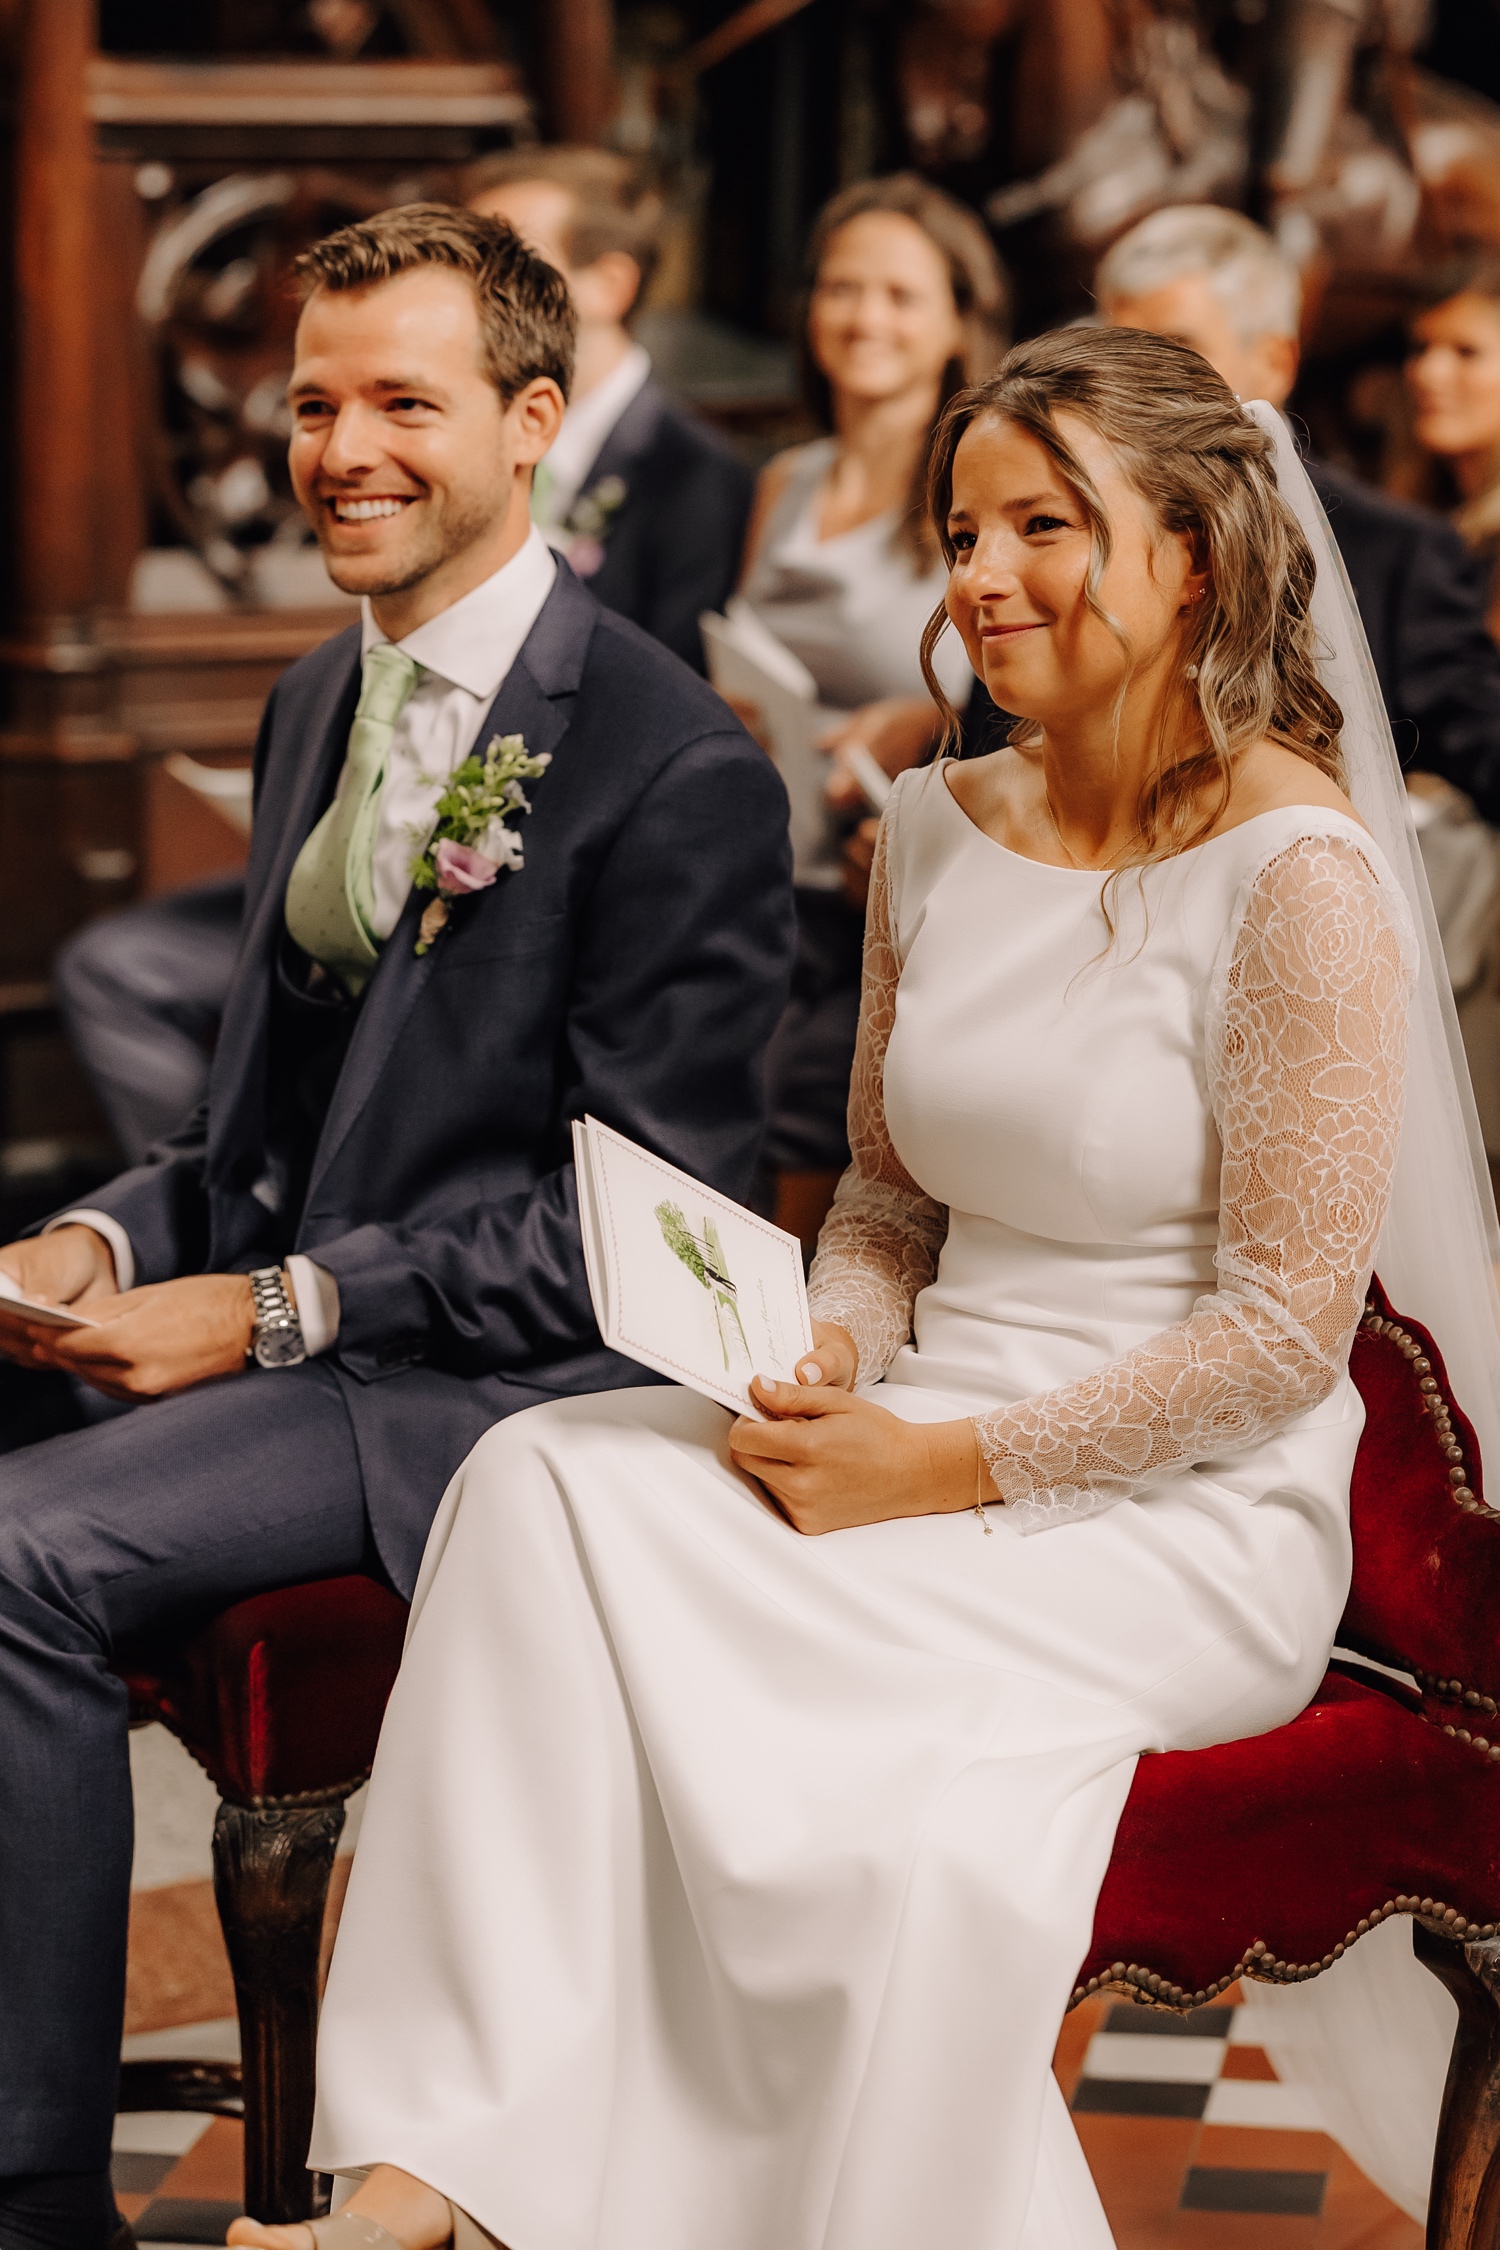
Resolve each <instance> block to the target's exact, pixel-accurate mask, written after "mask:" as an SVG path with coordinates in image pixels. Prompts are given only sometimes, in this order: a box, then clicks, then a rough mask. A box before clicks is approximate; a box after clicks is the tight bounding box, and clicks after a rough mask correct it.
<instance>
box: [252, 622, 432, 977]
mask: <svg viewBox="0 0 1500 2250" xmlns="http://www.w3.org/2000/svg"><path fill="white" fill-rule="evenodd" d="M421 676H422V667H421V665H420V664H418V663H416V662H415V660H414V659H413V658H411V657H410V656H403V655H402V653H401V651H400V649H399V648H393V647H392V646H391V644H390V642H389V641H381V642H378V643H377V644H376V646H375V647H374V648H372V649H371V650H370V652H369V654H368V655H367V656H366V658H365V664H364V682H363V685H362V686H361V688H360V694H359V708H358V710H357V711H356V712H355V714H354V724H353V726H352V727H351V728H350V729H349V748H348V750H347V751H346V753H345V756H344V773H343V783H342V786H341V788H340V790H339V793H338V795H337V796H336V797H335V799H334V801H333V803H332V804H331V805H330V806H329V808H328V810H327V812H326V813H324V815H323V817H322V819H321V820H320V821H319V822H318V825H317V827H316V828H315V829H314V830H313V832H312V834H311V835H310V836H309V837H308V839H307V842H306V843H305V844H304V845H303V847H302V849H301V851H300V852H299V853H298V854H297V864H296V866H295V867H294V868H293V869H292V873H291V880H290V881H289V882H288V884H287V887H286V926H287V928H288V930H289V931H290V932H291V934H292V936H293V938H294V939H295V940H296V942H297V944H298V945H300V946H301V948H302V950H303V952H304V953H307V954H310V955H311V957H312V959H313V960H314V961H320V962H321V963H322V965H323V967H324V968H325V969H332V970H333V971H334V973H335V975H337V976H338V977H340V978H341V979H342V981H343V982H344V983H345V984H346V985H347V986H348V988H349V990H350V991H351V992H355V993H357V992H359V991H360V990H361V988H362V987H363V985H364V982H365V979H366V978H367V977H368V976H369V974H370V971H371V969H372V968H373V967H374V965H375V963H376V962H377V961H378V960H379V958H380V940H379V939H378V938H377V937H376V935H375V927H374V924H375V836H376V831H377V829H378V827H379V824H380V798H381V793H382V791H383V789H384V787H385V770H386V764H387V761H388V759H389V757H390V750H391V737H392V735H393V734H394V733H395V731H396V721H397V720H398V719H399V718H400V716H401V713H402V711H403V710H404V709H405V707H406V702H407V698H408V697H409V696H410V694H411V691H412V689H413V688H414V687H415V686H416V684H417V681H418V680H419V679H420V678H421Z"/></svg>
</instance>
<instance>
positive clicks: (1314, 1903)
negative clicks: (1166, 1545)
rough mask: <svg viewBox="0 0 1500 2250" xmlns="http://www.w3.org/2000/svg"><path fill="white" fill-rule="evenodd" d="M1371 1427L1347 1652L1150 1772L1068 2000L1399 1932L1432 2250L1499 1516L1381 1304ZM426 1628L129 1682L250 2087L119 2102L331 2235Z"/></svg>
mask: <svg viewBox="0 0 1500 2250" xmlns="http://www.w3.org/2000/svg"><path fill="white" fill-rule="evenodd" d="M1352 1366H1353V1373H1354V1379H1355V1381H1356V1383H1357V1384H1358V1386H1359V1389H1360V1392H1361V1394H1362V1396H1363V1398H1364V1401H1365V1407H1366V1414H1367V1421H1366V1427H1365V1433H1364V1437H1363V1439H1362V1441H1361V1444H1360V1450H1359V1458H1358V1461H1357V1464H1356V1468H1355V1476H1354V1490H1353V1517H1354V1585H1353V1590H1352V1592H1351V1594H1350V1598H1349V1606H1348V1608H1347V1610H1346V1612H1345V1615H1344V1621H1343V1626H1342V1629H1341V1633H1340V1641H1341V1645H1342V1646H1344V1647H1347V1648H1352V1649H1355V1650H1358V1651H1360V1652H1362V1653H1363V1654H1364V1655H1365V1656H1368V1657H1372V1658H1374V1659H1375V1660H1376V1662H1377V1663H1380V1664H1387V1665H1393V1666H1395V1667H1397V1668H1399V1669H1401V1670H1403V1671H1407V1672H1410V1673H1412V1674H1413V1675H1414V1676H1415V1677H1416V1679H1417V1680H1418V1682H1419V1686H1418V1688H1417V1690H1415V1691H1413V1690H1410V1689H1406V1688H1403V1687H1402V1686H1400V1685H1399V1684H1398V1683H1397V1682H1395V1681H1393V1680H1391V1679H1389V1678H1387V1677H1386V1676H1385V1675H1384V1674H1383V1673H1380V1672H1377V1671H1373V1670H1370V1669H1367V1668H1366V1667H1364V1666H1362V1665H1359V1664H1357V1663H1347V1662H1345V1661H1342V1660H1340V1661H1338V1662H1336V1663H1335V1664H1334V1665H1333V1667H1332V1668H1331V1669H1330V1671H1329V1673H1328V1675H1327V1677H1326V1678H1325V1680H1324V1682H1323V1684H1322V1686H1321V1688H1320V1689H1319V1690H1318V1693H1317V1695H1316V1696H1315V1697H1314V1699H1313V1701H1312V1703H1311V1704H1310V1705H1309V1706H1308V1708H1307V1709H1306V1710H1305V1711H1304V1712H1303V1713H1302V1715H1301V1716H1300V1717H1299V1718H1297V1719H1295V1720H1293V1722H1292V1723H1291V1725H1290V1726H1286V1727H1282V1728H1280V1729H1278V1730H1277V1731H1276V1732H1275V1733H1273V1734H1268V1735H1261V1736H1259V1737H1257V1738H1255V1739H1253V1740H1251V1741H1248V1742H1232V1743H1226V1744H1225V1745H1223V1746H1222V1747H1221V1748H1219V1749H1214V1750H1195V1751H1190V1752H1174V1753H1172V1754H1171V1755H1169V1756H1166V1757H1159V1758H1145V1759H1143V1760H1142V1761H1141V1764H1140V1767H1139V1770H1138V1772H1137V1775H1136V1780H1135V1784H1134V1787H1133V1788H1132V1790H1131V1793H1130V1797H1129V1800H1128V1802H1127V1804H1126V1808H1125V1814H1124V1817H1123V1819H1122V1821H1121V1824H1120V1830H1119V1835H1118V1838H1117V1840H1116V1845H1115V1852H1114V1857H1113V1859H1112V1860H1111V1863H1110V1868H1109V1873H1108V1875H1107V1877H1106V1879H1105V1884H1104V1889H1103V1892H1102V1894H1101V1896H1100V1900H1099V1909H1098V1914H1097V1916H1096V1919H1095V1924H1094V1941H1093V1945H1092V1947H1091V1949H1090V1953H1089V1957H1088V1960H1087V1961H1086V1962H1085V1963H1084V1965H1083V1968H1082V1970H1081V1972H1080V1980H1079V1985H1078V1989H1077V1991H1076V1993H1075V1994H1074V1999H1075V2001H1076V2000H1081V1999H1083V1998H1084V1997H1085V1996H1086V1995H1087V1994H1090V1993H1094V1992H1098V1991H1100V1990H1103V1989H1105V1988H1108V1987H1117V1988H1122V1989H1127V1990H1130V1991H1132V1992H1133V1993H1134V1994H1135V1996H1136V1997H1137V1998H1141V1999H1145V2000H1148V2001H1150V2002H1152V2003H1154V2004H1155V2005H1157V2006H1164V2007H1169V2008H1175V2009H1187V2008H1191V2007H1197V2006H1201V2005H1202V2004H1203V2003H1205V2002H1206V2001H1208V2000H1210V1999H1212V1998H1213V1996H1214V1995H1215V1994H1216V1993H1219V1992H1222V1991H1223V1990H1224V1988H1225V1987H1226V1986H1227V1985H1229V1984H1231V1983H1232V1982H1233V1981H1234V1979H1235V1978H1236V1977H1239V1976H1243V1975H1250V1976H1256V1977H1261V1978H1266V1979H1270V1980H1271V1981H1273V1982H1280V1983H1289V1982H1294V1981H1297V1980H1299V1979H1301V1978H1304V1977H1311V1976H1316V1975H1318V1974H1319V1972H1320V1971H1321V1970H1323V1969H1326V1968H1329V1967H1331V1966H1332V1964H1333V1962H1334V1961H1335V1960H1337V1959H1338V1957H1339V1955H1340V1954H1341V1953H1343V1952H1344V1950H1345V1948H1346V1947H1347V1946H1349V1945H1352V1944H1353V1943H1354V1942H1355V1941H1356V1939H1357V1938H1359V1937H1361V1936H1363V1935H1364V1933H1365V1932H1366V1931H1367V1930H1369V1929H1370V1928H1371V1927H1372V1926H1373V1925H1374V1924H1375V1923H1376V1922H1378V1921H1381V1920H1383V1919H1384V1918H1385V1916H1387V1915H1388V1914H1410V1915H1412V1916H1413V1917H1414V1918H1415V1920H1416V1925H1417V1927H1416V1932H1415V1936H1416V1944H1417V1950H1418V1952H1419V1954H1420V1955H1421V1957H1422V1958H1423V1959H1424V1960H1425V1961H1426V1963H1427V1965H1428V1966H1429V1967H1430V1968H1431V1969H1433V1970H1434V1972H1435V1973H1436V1974H1437V1975H1438V1976H1440V1977H1441V1978H1442V1979H1443V1981H1444V1982H1445V1983H1446V1984H1447V1985H1448V1986H1449V1987H1450V1989H1451V1990H1452V1991H1453V1992H1454V1993H1455V1995H1456V1997H1457V1999H1458V2002H1459V2009H1460V2020H1459V2031H1458V2037H1457V2040H1456V2042H1455V2046H1454V2051H1453V2060H1452V2064H1451V2067H1450V2071H1449V2079H1448V2090H1447V2097H1446V2101H1445V2105H1444V2112H1443V2122H1442V2127H1441V2133H1440V2139H1439V2147H1438V2158H1437V2166H1436V2171H1435V2188H1434V2195H1433V2205H1432V2214H1431V2217H1430V2220H1429V2223H1428V2243H1429V2246H1430V2250H1496V2245H1497V2244H1500V1945H1495V1944H1493V1943H1492V1942H1491V1941H1494V1940H1495V1939H1496V1935H1497V1930H1500V1772H1497V1771H1496V1770H1495V1769H1496V1767H1497V1766H1500V1517H1497V1516H1496V1515H1494V1514H1492V1513H1491V1512H1490V1510H1489V1509H1488V1508H1486V1507H1485V1506H1484V1504H1483V1500H1482V1497H1481V1492H1482V1487H1481V1483H1480V1465H1479V1459H1478V1453H1477V1450H1476V1448H1475V1445H1474V1439H1473V1432H1472V1430H1471V1429H1470V1427H1469V1424H1468V1423H1467V1422H1466V1421H1465V1419H1464V1417H1463V1415H1462V1414H1461V1413H1460V1412H1459V1410H1458V1408H1457V1407H1456V1406H1455V1405H1454V1404H1453V1402H1452V1400H1451V1398H1450V1397H1449V1395H1448V1391H1447V1383H1446V1377H1445V1375H1444V1370H1443V1364H1442V1360H1441V1358H1440V1357H1439V1355H1438V1353H1437V1350H1436V1349H1435V1347H1434V1346H1433V1344H1432V1342H1431V1339H1430V1338H1429V1337H1428V1336H1427V1335H1426V1333H1425V1332H1424V1331H1423V1330H1421V1329H1419V1328H1416V1327H1415V1326H1414V1325H1413V1324H1411V1323H1410V1322H1403V1321H1401V1320H1399V1319H1397V1318H1396V1317H1394V1316H1393V1315H1392V1314H1391V1310H1390V1307H1389V1305H1388V1304H1387V1303H1386V1300H1385V1298H1384V1297H1383V1296H1382V1294H1381V1293H1380V1291H1379V1288H1378V1287H1376V1288H1375V1290H1374V1291H1373V1293H1372V1297H1371V1303H1370V1306H1369V1309H1368V1311H1367V1313H1366V1316H1365V1319H1364V1322H1363V1323H1362V1325H1361V1328H1360V1332H1359V1335H1358V1337H1357V1338H1356V1340H1355V1345H1354V1353H1353V1361H1352ZM403 1625H404V1612H403V1610H402V1607H401V1605H400V1603H399V1602H397V1601H396V1600H395V1599H394V1598H393V1597H392V1596H390V1595H389V1594H386V1593H384V1592H382V1590H381V1589H380V1588H379V1587H377V1586H374V1585H372V1584H371V1583H369V1582H368V1581H366V1580H364V1579H358V1578H343V1579H334V1580H330V1581H328V1582H326V1583H325V1584H322V1585H315V1586H302V1587H295V1588H292V1589H290V1590H289V1591H287V1592H285V1593H280V1594H268V1595H262V1596H260V1597H259V1598H258V1599H256V1600H254V1601H250V1602H243V1603H241V1604H240V1605H239V1606H238V1607H237V1608H235V1609H232V1610H229V1611H227V1612H226V1613H225V1615H224V1616H222V1617H220V1618H217V1619H216V1620H215V1621H214V1622H213V1623H212V1624H211V1625H209V1626H208V1627H206V1628H205V1629H204V1630H203V1631H202V1632H201V1633H199V1634H197V1635H196V1636H195V1637H194V1638H193V1639H191V1640H189V1641H186V1642H184V1643H182V1644H180V1645H178V1646H173V1647H170V1648H165V1649H162V1650H156V1651H150V1652H145V1651H143V1652H140V1653H139V1654H138V1656H137V1657H136V1659H135V1660H134V1661H133V1662H132V1663H130V1664H128V1665H124V1666H122V1669H123V1670H124V1672H125V1676H126V1677H127V1679H128V1680H129V1683H130V1687H131V1691H132V1696H133V1699H134V1702H135V1705H136V1707H137V1709H138V1710H139V1712H140V1714H141V1715H142V1716H143V1717H154V1718H160V1719H161V1720H163V1721H164V1722H165V1724H166V1725H167V1726H169V1727H170V1728H171V1729H172V1730H173V1732H174V1733H175V1734H177V1735H178V1736H179V1737H180V1738H181V1740H182V1741H183V1742H185V1743H186V1744H187V1746H188V1748H189V1749H190V1750H191V1751H192V1752H193V1754H194V1755H195V1756H196V1757H197V1758H198V1759H199V1761H200V1762H201V1763H202V1764H203V1765H204V1766H205V1767H206V1769H207V1770H208V1772H209V1774H210V1775H211V1776H212V1778H213V1780H214V1781H215V1783H216V1784H217V1785H218V1788H219V1790H220V1793H221V1795H222V1797H223V1799H224V1802H223V1804H222V1805H221V1807H220V1811H219V1819H218V1826H217V1829H216V1832H215V1838H214V1865H215V1887H216V1892H217V1896H218V1901H219V1911H220V1915H221V1918H222V1920H223V1924H224V1933H225V1938H226V1942H227V1944H228V1948H229V1957H230V1962H231V1966H232V1968H233V1971H234V1977H235V1988H236V1994H237V1998H238V2002H239V2011H240V2027H241V2034H242V2042H243V2050H244V2076H243V2082H242V2084H241V2081H240V2077H239V2073H238V2072H236V2071H232V2070H230V2069H228V2068H226V2067H225V2066H223V2065H218V2066H215V2065H206V2064H183V2063H175V2064H133V2065H130V2066H129V2067H128V2068H127V2070H126V2073H125V2096H124V2101H125V2106H128V2107H132V2108H137V2109H146V2108H151V2109H158V2108H171V2107H195V2108H205V2109H219V2110H224V2111H229V2110H231V2109H237V2107H238V2105H239V2101H240V2098H241V2095H242V2097H243V2103H244V2114H245V2127H246V2137H245V2171H246V2178H245V2199H246V2204H247V2207H248V2208H249V2209H250V2210H251V2211H252V2212H253V2213H255V2215H256V2216H257V2217H260V2218H263V2219H268V2220H276V2219H292V2218H298V2217H305V2216H307V2215H309V2213H310V2211H311V2207H312V2199H313V2192H314V2189H313V2181H312V2179H311V2176H310V2175H309V2174H308V2173H307V2172H306V2171H305V2170H304V2169H303V2165H304V2159H305V2155H306V2150H307V2140H308V2128H309V2123H310V2119H311V2113H312V2056H313V2034H314V2023H315V2017H316V2009H317V1970H318V1939H319V1932H320V1929H321V1924H322V1916H323V1906H324V1901H325V1898H326V1895H327V1887H328V1879H329V1874H330V1871H331V1868H332V1864H333V1855H334V1849H335V1846H336V1844H337V1841H338V1834H339V1830H340V1828H341V1827H342V1825H343V1818H344V1812H343V1807H344V1801H345V1799H346V1798H347V1797H348V1796H349V1794H350V1793H351V1791H352V1790H353V1789H354V1788H355V1787H356V1786H357V1785H358V1783H359V1782H360V1780H361V1779H362V1778H363V1776H364V1775H365V1773H366V1772H367V1771H368V1770H369V1766H370V1761H371V1758H372V1756H373V1754H374V1747H375V1738H376V1734H377V1732H378V1729H379V1725H380V1715H381V1712H382V1710H383V1708H384V1705H385V1699H386V1696H387V1694H388V1693H389V1689H390V1683H391V1681H392V1679H393V1678H394V1676H395V1671H396V1666H397V1663H398V1661H399V1657H400V1650H401V1636H402V1630H403Z"/></svg>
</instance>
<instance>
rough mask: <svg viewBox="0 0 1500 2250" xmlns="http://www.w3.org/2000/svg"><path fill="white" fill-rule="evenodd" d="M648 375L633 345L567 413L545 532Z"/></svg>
mask: <svg viewBox="0 0 1500 2250" xmlns="http://www.w3.org/2000/svg"><path fill="white" fill-rule="evenodd" d="M650 372H651V355H650V353H649V352H648V351H647V350H646V347H645V345H644V344H632V345H631V347H630V349H629V351H628V352H627V353H626V354H625V357H624V358H623V359H622V360H620V361H619V362H618V364H617V365H616V366H614V367H612V368H611V369H610V371H609V373H608V374H607V375H606V376H605V377H604V379H603V381H602V382H598V383H596V384H595V385H594V387H593V389H592V390H591V391H585V392H584V394H583V396H582V398H581V399H578V400H577V401H576V402H575V403H574V404H573V405H572V406H570V407H569V408H568V410H567V412H566V414H564V416H563V418H562V426H561V428H560V429H559V430H558V433H557V435H556V437H555V438H554V439H553V440H552V443H551V446H550V447H549V448H548V451H547V453H546V455H545V457H544V461H545V467H546V471H547V474H546V476H545V478H544V479H543V484H544V487H545V492H546V500H545V505H543V506H541V507H538V508H537V510H536V516H537V521H538V522H539V523H540V525H541V527H542V529H543V531H547V532H551V531H557V530H560V529H561V527H562V525H563V524H564V523H566V521H567V518H568V513H569V510H570V509H571V508H572V505H573V503H574V501H575V500H576V499H577V498H578V495H579V493H580V492H581V491H582V490H583V482H584V479H585V477H586V476H587V475H588V473H589V471H590V469H591V468H592V467H593V466H594V463H595V462H596V461H597V460H598V458H599V456H600V454H601V453H602V452H603V450H604V441H605V439H606V438H607V437H608V436H609V434H610V432H611V430H612V429H613V428H614V426H615V424H616V423H617V422H618V421H619V419H620V416H621V415H622V414H623V413H624V411H625V409H626V407H627V406H629V404H630V402H631V400H632V399H633V398H634V397H635V396H636V393H637V392H638V391H639V390H640V389H641V388H642V386H643V384H644V383H645V380H646V377H647V376H648V375H649V374H650ZM403 645H404V644H403Z"/></svg>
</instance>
